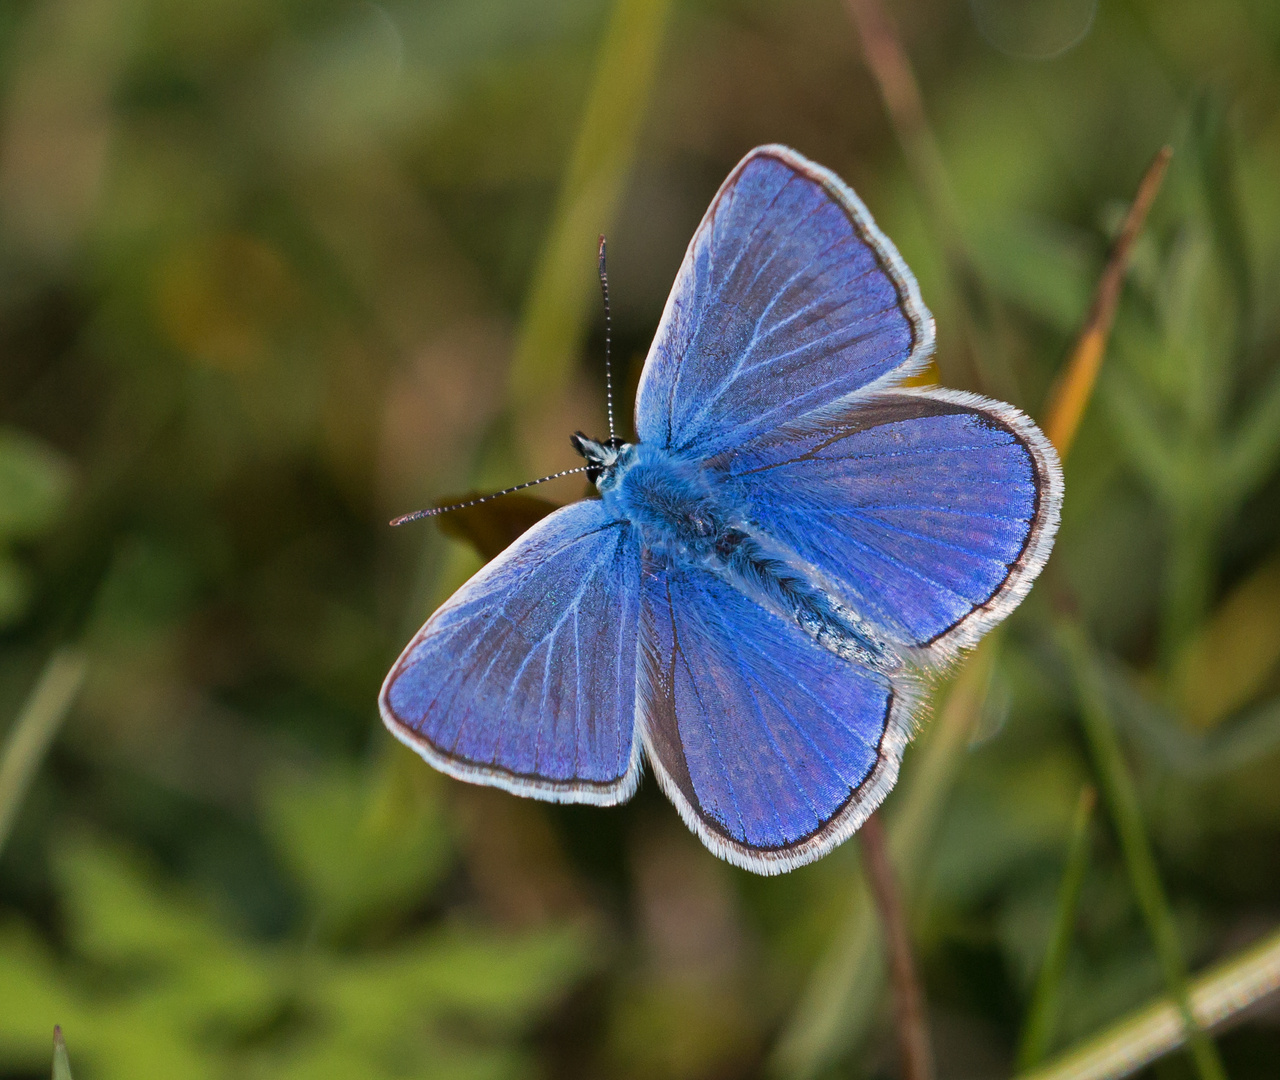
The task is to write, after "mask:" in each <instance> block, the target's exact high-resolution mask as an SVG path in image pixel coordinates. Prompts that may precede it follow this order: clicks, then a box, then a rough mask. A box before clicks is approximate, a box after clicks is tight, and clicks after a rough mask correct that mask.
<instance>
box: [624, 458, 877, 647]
mask: <svg viewBox="0 0 1280 1080" xmlns="http://www.w3.org/2000/svg"><path fill="white" fill-rule="evenodd" d="M600 486H601V491H602V494H603V497H604V501H605V504H606V506H608V507H609V508H610V509H613V510H614V511H615V512H616V513H618V514H619V515H620V516H622V517H625V518H626V519H627V520H628V521H630V522H631V524H632V525H634V526H635V527H636V529H637V531H638V533H639V534H640V539H641V542H642V544H643V545H644V547H645V548H646V549H647V550H648V551H649V552H650V553H652V554H653V555H655V556H657V557H658V558H659V559H661V560H662V561H664V562H669V563H674V564H678V565H693V566H697V567H698V568H699V569H702V570H706V571H708V572H710V573H713V574H715V575H716V576H717V577H719V578H721V579H722V580H724V581H725V582H727V583H728V584H729V585H732V586H733V587H734V588H735V589H736V590H737V591H738V592H740V593H742V594H743V595H745V596H747V597H749V598H750V599H752V600H754V601H755V602H756V603H758V604H760V605H761V606H762V607H764V608H766V609H768V610H769V611H772V612H774V613H775V614H776V615H779V616H781V617H782V618H785V619H789V620H791V621H793V622H795V624H796V625H798V626H799V627H800V628H801V629H802V630H803V631H804V632H805V633H806V634H808V635H809V636H810V637H811V638H813V640H814V641H815V642H817V643H818V644H819V645H821V646H822V647H823V648H824V649H827V650H828V651H830V652H832V653H835V654H836V655H837V656H840V657H843V658H844V659H846V660H852V661H856V662H857V663H860V664H864V665H867V666H870V667H873V668H876V669H879V670H884V671H888V670H892V669H893V668H896V667H897V666H898V661H897V659H896V655H895V654H894V652H893V651H892V650H891V649H890V648H888V646H887V645H886V644H885V643H884V642H883V641H881V640H880V638H879V636H878V635H877V634H876V633H875V632H874V631H873V630H872V629H871V628H870V627H869V626H868V625H867V623H866V622H865V621H864V620H863V619H862V618H860V617H859V616H858V615H857V614H856V613H855V612H853V611H851V610H850V609H849V608H848V607H847V606H845V605H844V604H842V603H841V602H840V601H839V600H837V599H836V598H835V597H833V596H831V595H830V594H829V593H827V592H826V591H825V590H824V589H822V588H821V587H820V586H818V585H815V584H814V583H813V581H812V578H811V575H810V574H808V573H806V572H805V569H804V568H802V567H801V566H800V565H799V559H798V558H797V557H796V556H795V555H794V554H793V553H792V552H790V551H789V550H788V549H787V548H785V547H784V546H783V545H781V544H779V543H778V542H776V541H774V540H773V539H772V538H769V537H765V536H761V535H758V534H757V532H756V531H755V530H754V529H753V528H752V527H751V526H750V525H749V524H748V523H747V516H746V512H745V508H743V507H739V506H737V505H736V504H735V503H734V501H733V497H732V495H730V494H729V493H728V492H727V491H726V489H725V487H724V486H723V485H719V486H713V484H712V482H711V480H710V478H709V477H708V476H707V475H706V474H705V473H704V472H703V470H702V469H701V468H700V467H699V466H697V465H694V464H692V463H689V462H685V461H682V460H680V459H678V458H674V457H671V456H670V455H668V454H666V453H664V452H663V451H661V450H658V449H655V448H651V447H649V446H646V445H644V444H637V445H635V446H631V447H628V448H627V450H626V452H625V453H624V455H623V456H622V457H621V458H620V459H619V462H618V465H617V467H616V470H615V471H614V474H613V475H612V476H610V477H609V478H608V479H607V480H605V481H604V482H602V483H601V485H600Z"/></svg>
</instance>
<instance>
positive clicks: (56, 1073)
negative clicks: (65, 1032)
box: [53, 1024, 71, 1080]
mask: <svg viewBox="0 0 1280 1080" xmlns="http://www.w3.org/2000/svg"><path fill="white" fill-rule="evenodd" d="M53 1080H71V1062H70V1061H69V1060H68V1059H67V1042H66V1040H65V1039H64V1038H63V1037H62V1025H61V1024H56V1025H54V1029H53Z"/></svg>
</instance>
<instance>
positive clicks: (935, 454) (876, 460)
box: [708, 388, 1062, 661]
mask: <svg viewBox="0 0 1280 1080" xmlns="http://www.w3.org/2000/svg"><path fill="white" fill-rule="evenodd" d="M708 464H709V465H710V466H711V467H712V468H713V469H716V470H718V471H719V472H720V475H721V476H722V478H723V479H725V480H726V481H727V482H729V483H730V484H731V485H732V486H733V487H734V489H735V490H736V492H737V494H738V498H739V499H741V500H742V503H743V504H744V505H746V506H748V507H749V508H750V517H751V520H752V524H753V525H754V526H755V527H756V528H757V529H759V530H760V531H761V532H763V533H765V534H766V535H769V536H771V537H773V538H775V539H776V540H779V541H781V542H782V543H783V544H784V545H786V546H787V547H789V548H790V549H791V550H792V551H794V552H795V553H797V554H798V555H799V556H800V558H801V559H802V560H804V562H805V563H807V564H808V566H809V568H811V570H813V571H814V572H815V574H816V576H817V577H818V579H819V580H823V581H826V582H827V583H828V584H829V585H830V586H832V587H833V588H834V590H835V592H836V593H837V595H840V596H841V597H842V598H843V599H844V600H845V602H846V603H848V604H849V605H850V606H851V607H852V608H853V609H854V610H856V611H857V612H858V613H859V614H861V615H862V616H863V617H865V618H867V619H869V620H871V621H872V622H873V623H875V624H877V625H878V626H879V627H880V628H881V629H882V630H883V631H884V632H885V633H886V634H888V635H889V636H890V637H891V638H893V639H894V640H895V641H897V642H898V643H900V644H902V645H905V646H907V647H908V648H909V649H914V650H919V653H917V658H919V659H923V660H926V661H928V660H932V659H946V658H948V657H950V656H951V655H953V654H954V652H955V651H956V650H957V649H960V648H964V647H966V646H969V645H972V644H975V643H976V642H977V640H978V639H979V638H980V637H981V636H982V635H983V634H984V633H986V631H987V630H989V629H990V628H991V627H992V626H993V625H995V624H996V623H997V622H999V621H1000V620H1001V619H1003V618H1004V617H1005V616H1006V615H1007V614H1008V613H1009V612H1010V611H1012V610H1013V609H1014V608H1015V607H1016V606H1017V604H1018V602H1019V601H1020V600H1021V599H1022V597H1023V596H1024V595H1026V593H1027V590H1029V589H1030V588H1031V583H1032V582H1033V581H1034V580H1035V577H1036V575H1037V574H1038V573H1039V572H1040V568H1041V567H1042V566H1043V565H1044V563H1045V560H1046V559H1047V558H1048V557H1049V550H1050V548H1051V547H1052V546H1053V537H1054V533H1055V532H1056V530H1057V526H1058V514H1059V510H1060V508H1061V506H1062V469H1061V467H1060V465H1059V464H1058V458H1057V455H1056V454H1055V452H1054V450H1053V447H1052V445H1051V444H1050V443H1049V441H1048V439H1046V438H1045V436H1044V435H1043V433H1042V432H1041V431H1040V430H1039V428H1037V427H1036V426H1035V425H1034V424H1033V423H1032V422H1031V421H1030V420H1028V419H1027V417H1025V416H1024V415H1023V414H1022V413H1020V412H1018V410H1017V409H1014V408H1013V407H1012V406H1010V405H1005V404H1002V403H1001V402H996V401H989V400H986V399H984V398H980V397H977V396H976V395H973V394H966V393H963V392H961V391H956V390H942V389H937V388H920V389H900V390H891V391H883V392H881V393H878V394H875V395H872V396H869V397H868V398H866V399H865V400H860V401H858V402H857V403H855V404H853V405H850V406H848V407H846V408H845V409H844V410H843V411H841V412H839V413H830V414H821V415H819V416H817V417H813V418H809V419H806V420H805V421H801V422H800V423H798V424H793V425H791V426H790V427H787V428H783V429H781V430H779V431H776V432H773V433H771V434H769V435H767V436H765V437H764V438H761V439H757V440H754V441H753V442H750V443H748V444H746V445H743V446H739V447H737V448H736V449H734V450H732V451H728V452H726V453H724V454H722V455H720V456H719V457H717V458H716V459H715V460H714V461H712V462H709V463H708Z"/></svg>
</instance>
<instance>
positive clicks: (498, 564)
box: [381, 146, 1062, 873]
mask: <svg viewBox="0 0 1280 1080" xmlns="http://www.w3.org/2000/svg"><path fill="white" fill-rule="evenodd" d="M932 349H933V321H932V319H931V317H930V316H929V313H928V311H927V310H926V309H925V307H924V304H923V302H922V301H921V299H920V295H919V291H918V289H917V287H916V283H915V280H914V279H913V278H912V276H911V273H910V271H908V270H907V268H906V266H905V265H904V264H903V262H902V260H901V258H900V257H899V256H898V253H897V251H896V249H895V248H894V247H893V245H892V244H891V243H890V242H889V241H888V240H887V239H886V238H885V237H884V236H883V234H881V233H880V231H879V230H878V229H877V228H876V226H875V224H874V223H873V222H872V220H871V217H870V215H869V214H868V213H867V210H866V208H865V207H864V206H863V205H862V203H861V202H860V201H859V200H858V198H857V196H856V195H854V193H853V192H852V191H850V190H849V189H848V188H847V187H846V186H845V185H844V184H843V183H841V181H840V180H839V179H838V178H836V177H835V176H834V175H833V174H831V173H830V172H828V171H827V170H825V169H823V168H821V167H819V166H817V165H814V164H813V163H812V162H809V161H807V160H805V159H804V158H802V157H801V156H800V155H799V154H797V153H795V152H794V151H792V150H788V149H786V148H785V147H779V146H766V147H760V148H758V149H756V150H753V151H752V152H751V153H750V154H748V155H747V157H746V158H744V159H743V161H742V162H741V163H740V164H739V165H738V166H737V168H736V169H734V171H733V172H732V173H731V174H730V176H729V178H728V179H727V180H726V181H725V183H724V185H723V186H722V187H721V189H720V191H719V193H718V194H717V195H716V197H715V199H714V200H713V202H712V204H711V207H710V209H709V210H708V211H707V214H706V217H705V218H704V219H703V221H702V224H701V225H700V226H699V228H698V231H697V232H696V233H695V235H694V238H693V240H692V242H691V243H690V246H689V251H688V253H687V254H686V256H685V260H684V263H683V265H682V266H681V269H680V272H679V275H678V276H677V278H676V283H675V286H674V288H673V289H672V292H671V297H670V299H669V300H668V302H667V307H666V310H665V312H664V314H663V317H662V321H661V324H660V325H659V328H658V332H657V335H656V336H655V338H654V342H653V346H652V348H651V349H650V352H649V356H648V359H647V360H646V363H645V368H644V372H643V375H642V377H641V380H640V386H639V390H638V393H637V401H636V431H637V432H638V434H639V437H640V441H639V442H638V443H637V444H635V445H619V444H618V443H616V442H608V443H598V442H594V441H593V440H590V439H586V438H584V437H575V446H576V447H577V448H578V449H579V451H580V452H581V453H583V454H584V456H586V457H587V459H588V462H589V466H590V472H589V475H591V476H592V477H593V478H594V479H595V483H596V486H597V487H598V489H599V491H600V496H601V497H600V498H599V499H596V500H586V501H584V502H580V503H576V504H574V505H572V506H567V507H564V508H562V509H560V510H558V511H556V512H555V513H554V514H552V515H550V516H549V517H547V518H546V519H544V520H543V521H542V522H540V523H539V524H538V525H536V526H535V527H534V528H533V529H531V530H530V531H529V532H528V533H526V534H525V535H524V536H523V537H521V538H520V539H519V540H518V541H517V542H516V543H515V544H513V545H512V546H511V547H510V548H508V549H507V551H505V552H503V554H502V555H500V556H499V557H498V558H497V559H495V560H494V561H493V562H491V563H489V565H488V566H486V567H485V568H484V569H483V570H482V571H481V572H480V573H479V574H477V575H476V576H475V577H474V578H473V579H472V580H471V581H469V582H468V583H467V584H466V585H464V586H463V587H462V589H460V590H459V591H458V592H457V593H456V594H455V595H454V596H453V597H452V598H451V599H450V600H449V601H448V602H447V603H446V604H445V605H444V606H443V607H441V608H440V610H439V611H437V612H436V613H435V614H434V615H433V616H432V617H431V618H430V619H429V620H428V622H427V623H426V625H425V626H424V627H423V628H422V630H421V631H419V633H418V635H417V636H416V637H415V638H414V640H413V641H412V642H411V643H410V644H409V646H408V648H407V649H406V650H405V651H404V653H403V654H402V656H401V657H400V660H399V661H398V662H397V663H396V665H395V667H394V668H393V669H392V671H391V673H390V674H389V675H388V676H387V680H386V682H385V684H384V686H383V690H382V697H381V708H382V715H383V718H384V720H385V722H386V723H387V726H388V727H389V728H390V729H391V731H392V732H393V733H394V734H395V735H396V736H397V737H398V738H400V739H401V740H402V741H404V742H405V743H407V744H408V745H410V746H412V747H413V748H414V749H415V750H417V751H418V752H419V753H420V754H422V756H423V757H424V758H426V759H427V760H428V761H429V762H431V763H432V764H433V765H435V766H436V767H437V768H439V769H441V770H443V771H444V772H446V773H448V774H450V775H451V776H455V777H457V778H459V779H463V780H469V781H473V782H479V783H486V784H493V785H496V786H499V787H503V788H505V789H507V790H509V791H512V792H515V793H517V794H521V795H530V796H533V797H536V798H543V799H551V800H556V801H561V802H586V803H597V804H602V805H607V804H612V803H618V802H622V801H624V800H626V799H628V798H630V796H631V795H632V794H633V793H634V791H635V789H636V786H637V784H638V783H639V780H640V775H641V770H642V766H643V763H644V761H645V760H646V759H647V760H648V762H649V764H650V767H651V768H652V769H653V772H654V774H655V776H656V777H657V780H658V783H659V784H660V785H661V786H662V788H663V790H664V791H665V792H666V793H667V794H668V795H669V796H670V798H671V799H672V801H673V802H674V803H675V805H676V807H677V809H678V810H679V811H680V813H681V816H682V817H683V818H684V820H685V821H686V822H687V823H688V825H689V826H690V827H691V828H692V829H693V830H694V831H695V832H696V833H697V834H698V836H699V837H701V838H702V840H703V841H704V842H705V843H706V844H707V846H708V847H709V848H710V849H711V850H712V851H714V852H715V853H716V854H717V855H720V856H721V857H723V858H725V859H728V860H729V861H730V862H733V863H735V864H737V865H739V866H743V867H746V868H747V869H750V870H754V871H756V872H759V873H779V872H782V871H785V870H789V869H791V868H793V867H795V866H799V865H801V864H803V863H806V862H810V861H812V860H814V859H816V858H819V857H820V856H822V855H823V854H825V853H826V852H827V851H829V850H831V848H833V847H834V846H835V845H837V844H839V843H840V842H841V841H842V840H844V839H845V838H847V837H848V836H849V835H850V834H851V833H852V832H853V831H854V830H856V829H857V828H858V826H859V825H860V824H861V823H862V822H863V821H864V820H866V818H867V816H868V815H869V814H870V813H871V812H872V811H873V810H874V809H875V808H876V806H878V805H879V803H880V802H881V800H882V799H883V798H884V796H885V795H886V794H887V792H888V791H889V789H890V788H891V787H892V786H893V783H894V781H895V779H896V777H897V771H898V764H899V762H900V760H901V756H902V752H903V749H904V747H905V745H906V743H907V740H908V738H909V736H910V732H911V728H912V724H913V715H914V712H915V708H916V704H917V697H918V691H917V681H916V675H915V672H916V671H918V670H919V669H921V668H925V667H928V666H930V665H936V664H941V663H945V662H946V661H948V660H950V659H952V658H953V657H954V656H955V655H956V653H957V652H958V651H959V650H961V649H963V648H966V647H968V646H971V645H973V644H974V643H976V642H977V640H978V639H979V638H980V637H981V636H982V634H983V633H985V632H986V631H987V630H988V629H990V628H991V627H992V626H993V625H995V623H997V622H998V621H1000V620H1001V619H1003V618H1004V617H1005V616H1006V615H1008V613H1009V612H1010V611H1012V610H1013V608H1014V607H1016V606H1017V604H1018V603H1019V601H1020V600H1021V599H1022V597H1023V596H1025V595H1026V592H1027V590H1028V589H1029V588H1030V587H1031V584H1032V582H1033V581H1034V579H1035V577H1036V575H1037V574H1038V573H1039V571H1040V569H1041V567H1042V566H1043V565H1044V562H1045V560H1046V559H1047V558H1048V556H1049V551H1050V548H1051V547H1052V543H1053V536H1054V532H1055V530H1056V528H1057V522H1058V514H1059V510H1060V507H1061V502H1062V479H1061V470H1060V468H1059V465H1058V461H1057V458H1056V456H1055V454H1054V451H1053V448H1052V447H1051V446H1050V445H1049V443H1048V441H1047V440H1046V439H1045V438H1044V436H1043V435H1042V434H1041V432H1040V431H1039V429H1038V428H1036V426H1035V425H1034V424H1033V423H1032V422H1031V421H1030V420H1028V419H1027V418H1026V417H1025V416H1024V415H1022V414H1021V413H1020V412H1018V411H1017V410H1016V409H1014V408H1013V407H1012V406H1009V405H1005V404H1003V403H1001V402H995V401H990V400H987V399H984V398H980V397H977V396H975V395H972V394H965V393H960V392H957V391H951V390H942V389H937V388H910V389H908V388H904V387H903V386H902V383H903V380H905V379H906V378H908V377H909V376H910V375H912V374H914V373H916V372H918V371H919V370H920V369H921V368H922V367H923V366H924V364H925V363H926V362H927V360H928V358H929V355H930V354H931V352H932Z"/></svg>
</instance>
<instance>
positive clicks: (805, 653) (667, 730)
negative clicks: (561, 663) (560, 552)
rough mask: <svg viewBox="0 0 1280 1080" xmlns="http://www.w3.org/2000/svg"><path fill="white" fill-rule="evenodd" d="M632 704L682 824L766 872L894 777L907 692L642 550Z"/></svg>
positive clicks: (844, 823) (854, 812)
mask: <svg viewBox="0 0 1280 1080" xmlns="http://www.w3.org/2000/svg"><path fill="white" fill-rule="evenodd" d="M642 589H643V600H642V604H641V626H642V633H641V640H642V642H643V644H642V646H641V656H640V660H641V663H640V676H639V687H638V693H639V709H638V711H639V713H640V714H641V715H642V716H643V728H642V731H643V738H644V742H645V751H646V753H647V755H648V757H649V761H650V763H651V765H652V767H653V770H654V772H655V774H656V775H657V778H658V782H659V783H660V784H661V786H662V788H663V790H664V791H665V792H666V793H667V795H668V797H669V798H670V799H671V801H672V802H673V803H675V805H676V808H677V809H678V810H679V811H680V815H681V817H683V818H684V820H685V823H686V824H687V825H688V826H689V827H690V828H691V829H692V830H693V831H694V832H695V833H696V834H697V835H698V836H699V837H700V838H701V840H702V841H703V842H704V843H705V844H706V845H707V846H708V847H709V848H710V849H711V850H712V851H714V852H715V853H716V854H717V855H719V856H720V857H721V858H724V859H727V860H728V861H729V862H731V863H734V864H735V865H738V866H741V867H744V868H746V869H748V870H753V871H755V872H756V873H762V874H778V873H783V872H785V871H787V870H791V869H793V868H795V867H797V866H801V865H803V864H805V863H808V862H812V861H813V860H815V859H818V858H820V857H821V856H823V855H824V854H826V853H827V852H828V851H830V850H831V849H832V848H833V847H835V846H836V845H837V844H839V843H841V842H842V841H844V840H845V839H847V838H848V837H849V836H850V835H851V834H852V833H853V832H854V830H855V829H857V828H858V826H859V825H861V824H862V822H863V821H865V820H866V818H867V816H868V815H869V814H870V813H871V812H872V811H873V810H874V809H875V808H876V806H877V805H879V803H880V801H881V799H883V798H884V796H885V794H886V793H887V792H888V791H889V789H890V788H891V787H892V786H893V783H894V780H895V779H896V777H897V773H898V763H899V760H900V759H901V756H902V751H903V747H904V746H905V745H906V742H907V739H908V736H909V725H910V722H911V721H910V717H911V708H912V705H913V704H914V700H915V696H916V695H915V690H914V687H913V686H912V685H911V683H910V682H909V680H908V679H907V678H906V677H905V676H889V675H886V674H884V673H881V672H878V671H874V670H871V669H870V668H866V667H862V666H860V665H858V664H854V663H850V662H849V661H847V660H842V659H840V658H839V657H837V656H835V655H834V654H832V653H830V652H828V651H826V650H825V649H823V648H821V647H819V646H818V645H816V644H814V642H813V641H812V639H810V638H809V637H808V636H806V635H805V634H804V633H803V632H802V631H801V630H800V629H799V628H798V627H797V626H796V625H795V624H794V623H792V622H789V621H787V620H785V619H782V618H780V617H778V616H776V615H774V614H772V613H771V612H768V611H766V610H765V609H764V608H762V607H760V606H759V605H758V604H756V603H754V602H753V601H751V600H748V599H747V598H746V597H745V596H743V595H742V594H741V593H739V592H737V591H736V590H735V589H733V588H732V587H730V586H729V585H727V584H726V583H725V582H724V581H722V580H721V579H720V578H718V577H716V576H714V575H712V574H710V573H708V572H707V571H705V570H700V569H697V568H694V567H690V566H680V565H675V564H662V563H660V562H659V561H657V560H656V558H655V557H654V556H652V555H649V554H646V555H645V556H644V568H643V585H642Z"/></svg>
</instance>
